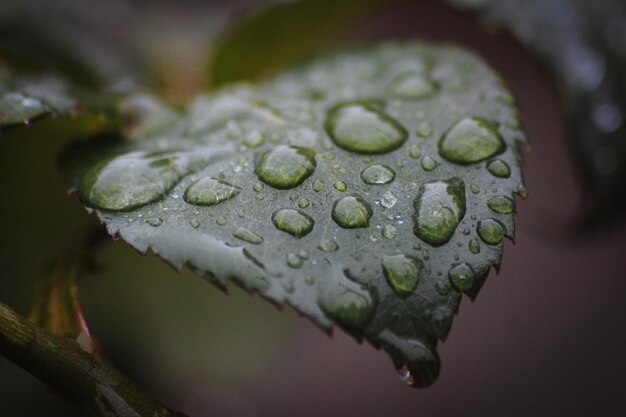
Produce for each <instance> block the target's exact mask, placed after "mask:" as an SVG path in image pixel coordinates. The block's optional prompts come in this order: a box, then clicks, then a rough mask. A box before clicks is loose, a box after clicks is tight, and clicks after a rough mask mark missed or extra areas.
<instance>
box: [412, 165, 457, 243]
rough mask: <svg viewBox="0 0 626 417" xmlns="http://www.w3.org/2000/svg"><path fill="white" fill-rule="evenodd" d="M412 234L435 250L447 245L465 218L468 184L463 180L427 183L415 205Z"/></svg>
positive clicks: (454, 179)
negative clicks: (435, 247)
mask: <svg viewBox="0 0 626 417" xmlns="http://www.w3.org/2000/svg"><path fill="white" fill-rule="evenodd" d="M413 206H414V208H415V214H414V215H413V222H414V227H413V232H414V233H415V235H416V236H417V237H418V238H420V239H422V240H423V241H424V242H427V243H429V244H430V245H432V246H441V245H443V244H444V243H446V242H448V241H449V240H450V238H452V235H453V234H454V231H455V230H456V228H457V226H458V224H459V222H460V221H461V219H462V218H463V216H464V215H465V184H464V183H463V181H462V180H461V179H460V178H457V177H455V178H452V179H450V180H447V181H433V182H428V183H426V184H424V185H422V186H420V189H419V191H418V194H417V197H416V198H415V200H414V202H413Z"/></svg>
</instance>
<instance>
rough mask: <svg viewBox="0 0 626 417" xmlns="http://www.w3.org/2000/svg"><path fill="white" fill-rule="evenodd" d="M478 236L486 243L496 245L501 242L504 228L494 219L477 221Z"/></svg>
mask: <svg viewBox="0 0 626 417" xmlns="http://www.w3.org/2000/svg"><path fill="white" fill-rule="evenodd" d="M477 229H478V236H480V238H481V239H482V240H483V242H485V243H486V244H488V245H497V244H498V243H500V242H502V239H503V238H504V234H505V232H506V228H505V227H504V225H503V224H502V223H500V222H499V221H498V220H495V219H487V220H482V221H479V222H478V227H477Z"/></svg>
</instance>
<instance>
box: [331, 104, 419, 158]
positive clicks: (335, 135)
mask: <svg viewBox="0 0 626 417" xmlns="http://www.w3.org/2000/svg"><path fill="white" fill-rule="evenodd" d="M325 128H326V132H327V133H328V135H329V136H330V138H331V139H332V140H333V142H335V144H336V145H337V146H339V147H340V148H342V149H345V150H346V151H350V152H355V153H360V154H381V153H387V152H390V151H393V150H394V149H397V148H399V147H400V146H402V144H403V143H404V141H406V139H407V138H408V132H407V131H406V129H405V128H404V127H403V126H402V125H401V124H400V123H399V122H398V121H396V120H395V119H393V118H392V117H391V116H389V115H388V114H386V113H384V112H383V111H382V110H379V109H378V108H376V107H374V106H372V105H370V104H366V103H358V102H352V103H344V104H339V105H337V106H335V107H333V108H331V109H330V110H329V111H328V115H327V118H326V123H325Z"/></svg>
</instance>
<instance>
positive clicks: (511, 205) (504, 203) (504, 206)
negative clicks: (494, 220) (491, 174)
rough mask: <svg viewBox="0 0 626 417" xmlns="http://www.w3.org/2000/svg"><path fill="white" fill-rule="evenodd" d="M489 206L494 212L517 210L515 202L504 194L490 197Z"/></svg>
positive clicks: (509, 212)
mask: <svg viewBox="0 0 626 417" xmlns="http://www.w3.org/2000/svg"><path fill="white" fill-rule="evenodd" d="M487 206H488V207H489V208H490V209H491V210H493V211H494V212H496V213H500V214H511V213H513V212H514V211H515V202H514V201H513V200H511V199H510V198H509V197H505V196H503V195H499V196H496V197H493V198H491V199H489V201H487Z"/></svg>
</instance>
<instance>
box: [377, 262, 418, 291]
mask: <svg viewBox="0 0 626 417" xmlns="http://www.w3.org/2000/svg"><path fill="white" fill-rule="evenodd" d="M423 266H424V265H423V263H422V261H420V260H418V259H416V258H413V257H412V256H407V255H393V256H383V273H384V274H385V278H387V282H389V285H390V286H391V288H393V290H394V291H395V292H396V293H397V294H398V295H399V296H400V297H403V298H405V297H408V296H409V295H411V294H412V293H413V291H415V288H417V284H418V283H419V277H420V272H421V271H422V268H423Z"/></svg>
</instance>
